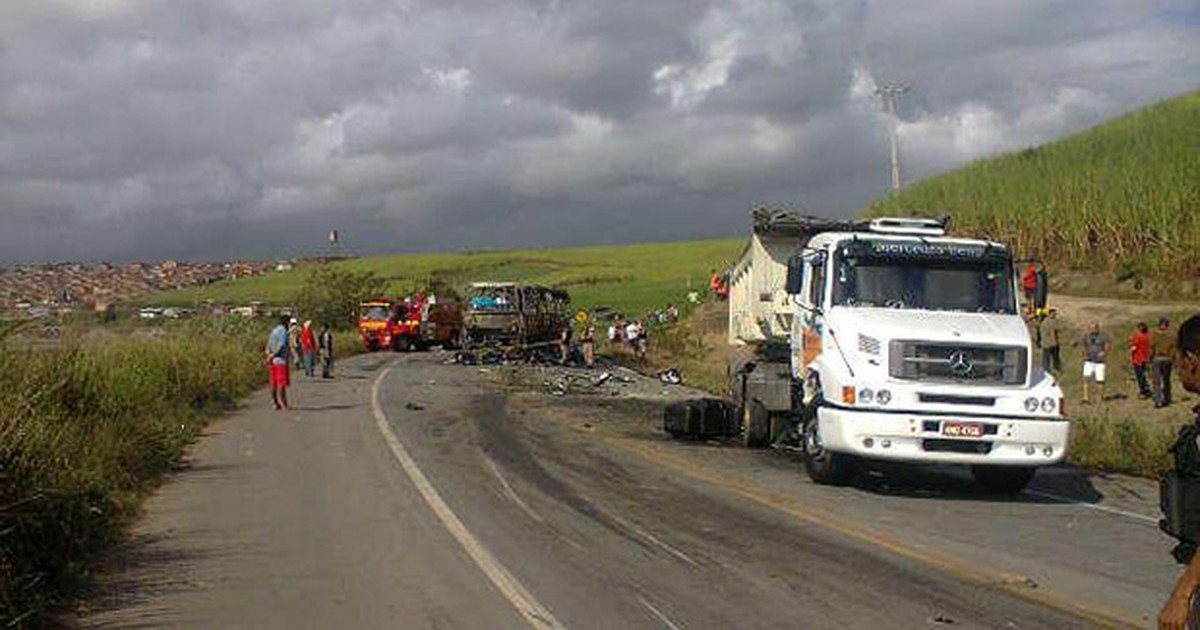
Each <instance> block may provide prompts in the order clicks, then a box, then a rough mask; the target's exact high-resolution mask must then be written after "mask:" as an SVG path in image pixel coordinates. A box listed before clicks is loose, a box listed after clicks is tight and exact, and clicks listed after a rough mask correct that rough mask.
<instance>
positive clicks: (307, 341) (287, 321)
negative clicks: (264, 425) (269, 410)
mask: <svg viewBox="0 0 1200 630" xmlns="http://www.w3.org/2000/svg"><path fill="white" fill-rule="evenodd" d="M264 354H265V356H266V360H267V365H268V371H269V374H270V380H271V399H272V402H273V403H274V404H275V409H279V410H286V409H288V399H287V390H288V387H290V386H291V384H292V382H291V370H292V366H293V365H295V367H296V368H298V369H303V370H304V374H305V375H306V376H308V377H309V378H315V377H316V361H317V360H318V359H319V360H320V361H321V377H322V378H333V331H332V330H331V329H330V328H329V324H327V323H326V324H321V331H320V332H319V333H315V334H314V333H313V329H312V321H306V322H304V324H303V325H301V324H300V322H299V320H297V319H296V318H295V317H288V316H286V315H285V316H283V317H280V318H279V323H278V324H276V326H275V328H273V329H272V330H271V333H270V335H268V336H267V346H266V348H265V350H264Z"/></svg>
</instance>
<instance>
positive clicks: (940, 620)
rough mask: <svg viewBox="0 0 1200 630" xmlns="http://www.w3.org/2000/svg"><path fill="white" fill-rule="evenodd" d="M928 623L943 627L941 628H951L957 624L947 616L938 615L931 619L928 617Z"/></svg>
mask: <svg viewBox="0 0 1200 630" xmlns="http://www.w3.org/2000/svg"><path fill="white" fill-rule="evenodd" d="M929 623H933V624H938V625H943V626H953V625H955V624H957V623H958V622H957V621H955V620H954V619H953V618H952V617H949V616H947V615H944V614H941V613H939V614H937V615H934V616H933V617H930V618H929Z"/></svg>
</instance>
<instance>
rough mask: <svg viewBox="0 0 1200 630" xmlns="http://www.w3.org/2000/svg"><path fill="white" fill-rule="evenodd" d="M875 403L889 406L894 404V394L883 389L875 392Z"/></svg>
mask: <svg viewBox="0 0 1200 630" xmlns="http://www.w3.org/2000/svg"><path fill="white" fill-rule="evenodd" d="M875 402H877V403H879V404H881V405H887V404H888V403H890V402H892V392H889V391H888V390H886V389H881V390H879V391H877V392H875Z"/></svg>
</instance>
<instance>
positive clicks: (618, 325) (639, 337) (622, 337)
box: [608, 317, 649, 361]
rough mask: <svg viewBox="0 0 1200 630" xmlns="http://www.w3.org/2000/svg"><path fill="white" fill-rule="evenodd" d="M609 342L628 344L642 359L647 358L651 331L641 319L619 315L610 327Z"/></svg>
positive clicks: (639, 358) (635, 354) (636, 355)
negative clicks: (649, 331)
mask: <svg viewBox="0 0 1200 630" xmlns="http://www.w3.org/2000/svg"><path fill="white" fill-rule="evenodd" d="M608 342H609V343H612V344H625V345H627V346H628V347H629V349H630V350H631V351H632V352H633V356H635V357H637V358H638V360H639V361H640V360H642V359H645V358H646V348H647V346H648V344H649V333H648V331H647V330H646V326H645V324H643V323H642V321H641V320H639V319H629V320H627V319H625V318H624V317H617V318H616V319H615V320H613V323H612V324H611V325H610V326H609V327H608Z"/></svg>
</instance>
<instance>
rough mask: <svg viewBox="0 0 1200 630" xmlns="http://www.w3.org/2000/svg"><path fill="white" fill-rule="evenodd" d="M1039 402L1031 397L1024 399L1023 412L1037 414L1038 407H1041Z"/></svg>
mask: <svg viewBox="0 0 1200 630" xmlns="http://www.w3.org/2000/svg"><path fill="white" fill-rule="evenodd" d="M1041 404H1042V403H1041V401H1039V400H1038V399H1037V398H1034V397H1033V396H1030V397H1029V398H1026V399H1025V411H1028V412H1029V413H1037V410H1038V407H1039V406H1041Z"/></svg>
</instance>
